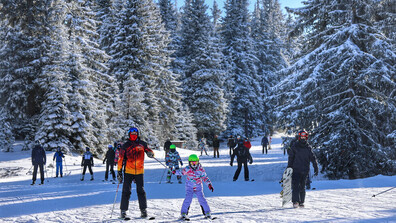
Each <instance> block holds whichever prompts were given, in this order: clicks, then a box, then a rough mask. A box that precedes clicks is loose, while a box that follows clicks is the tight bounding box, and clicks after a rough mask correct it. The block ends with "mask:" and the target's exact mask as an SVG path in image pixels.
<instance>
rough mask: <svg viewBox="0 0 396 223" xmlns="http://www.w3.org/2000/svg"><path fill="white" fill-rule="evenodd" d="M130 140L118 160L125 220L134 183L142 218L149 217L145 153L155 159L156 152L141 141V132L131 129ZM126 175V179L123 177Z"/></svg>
mask: <svg viewBox="0 0 396 223" xmlns="http://www.w3.org/2000/svg"><path fill="white" fill-rule="evenodd" d="M128 135H129V139H128V140H127V141H126V142H125V143H124V144H123V145H122V147H121V149H120V157H119V159H118V167H117V179H118V182H119V183H122V182H124V183H123V186H122V197H121V204H120V209H121V218H122V219H125V218H126V217H127V216H126V211H127V210H128V207H129V198H130V197H131V189H132V182H135V183H136V192H137V196H138V201H139V208H140V212H141V215H140V216H141V217H142V218H146V217H147V199H146V192H145V191H144V187H143V184H144V182H143V174H144V153H146V154H147V156H148V157H150V158H154V152H153V151H152V150H151V149H149V148H148V147H147V143H146V142H145V141H143V140H141V139H140V137H139V130H138V129H137V128H134V127H132V128H130V129H129V131H128ZM123 173H124V177H123Z"/></svg>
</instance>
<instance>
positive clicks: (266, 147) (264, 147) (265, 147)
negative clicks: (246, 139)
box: [263, 145, 268, 154]
mask: <svg viewBox="0 0 396 223" xmlns="http://www.w3.org/2000/svg"><path fill="white" fill-rule="evenodd" d="M264 152H265V154H268V146H267V145H263V154H264Z"/></svg>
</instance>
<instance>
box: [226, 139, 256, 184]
mask: <svg viewBox="0 0 396 223" xmlns="http://www.w3.org/2000/svg"><path fill="white" fill-rule="evenodd" d="M249 143H250V142H249ZM244 144H245V142H244V141H243V140H239V141H238V145H237V147H236V148H235V149H234V152H233V154H232V156H231V162H230V165H231V166H232V164H233V162H234V158H235V156H236V157H237V162H238V168H237V170H236V171H235V174H234V178H233V181H236V180H237V179H238V177H239V174H240V173H241V169H242V164H243V169H244V176H245V181H249V168H248V162H249V163H250V164H252V163H253V158H252V156H251V155H250V151H249V148H247V147H246V146H245V145H244Z"/></svg>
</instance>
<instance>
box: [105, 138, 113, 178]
mask: <svg viewBox="0 0 396 223" xmlns="http://www.w3.org/2000/svg"><path fill="white" fill-rule="evenodd" d="M114 158H115V148H114V147H113V145H109V146H108V150H107V152H106V156H105V158H104V160H103V164H105V162H106V172H105V180H106V181H107V179H108V178H109V169H110V173H111V175H112V176H113V181H115V180H116V178H115V172H114Z"/></svg>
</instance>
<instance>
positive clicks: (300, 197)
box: [292, 171, 308, 204]
mask: <svg viewBox="0 0 396 223" xmlns="http://www.w3.org/2000/svg"><path fill="white" fill-rule="evenodd" d="M307 176H308V173H301V172H296V171H293V175H292V202H293V203H295V202H298V203H299V204H303V203H304V201H305V182H306V180H307Z"/></svg>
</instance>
